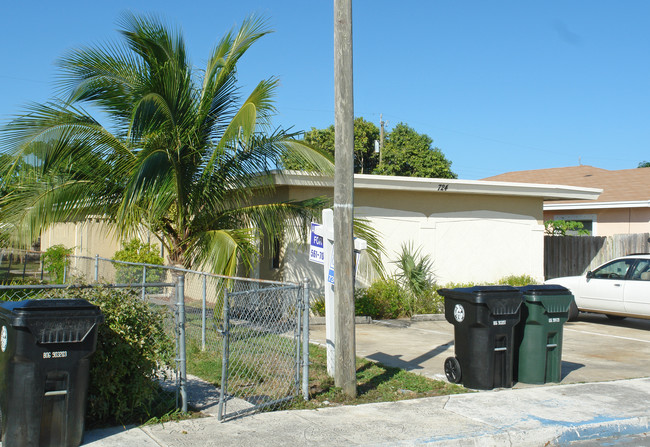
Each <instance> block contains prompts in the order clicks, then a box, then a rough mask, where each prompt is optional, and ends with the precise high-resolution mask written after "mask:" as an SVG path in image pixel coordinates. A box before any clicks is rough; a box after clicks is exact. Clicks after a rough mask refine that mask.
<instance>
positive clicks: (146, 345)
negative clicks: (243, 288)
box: [65, 288, 175, 426]
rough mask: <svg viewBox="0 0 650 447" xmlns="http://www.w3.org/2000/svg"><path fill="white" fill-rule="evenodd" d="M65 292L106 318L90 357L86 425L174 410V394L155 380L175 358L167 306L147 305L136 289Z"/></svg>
mask: <svg viewBox="0 0 650 447" xmlns="http://www.w3.org/2000/svg"><path fill="white" fill-rule="evenodd" d="M65 294H66V297H69V298H83V299H86V300H88V301H90V302H91V303H93V304H95V305H97V306H99V308H100V309H101V311H102V314H103V315H104V319H105V321H104V323H103V324H101V325H100V326H99V333H98V337H97V350H96V351H95V353H94V354H93V355H92V357H91V360H90V383H89V386H88V405H87V409H86V421H87V424H88V425H90V426H93V425H104V424H130V423H142V422H145V421H147V420H148V419H150V418H151V417H154V416H161V415H164V414H166V413H168V412H169V411H171V410H173V408H174V406H175V398H174V396H169V395H168V394H167V393H165V392H164V391H163V390H162V389H161V387H160V385H159V384H158V381H157V379H158V376H157V371H158V370H159V369H160V368H164V367H166V366H167V367H170V366H171V365H172V363H173V358H174V340H173V339H172V338H171V337H170V336H169V335H168V334H167V332H166V331H165V328H164V321H165V320H166V319H168V318H169V317H168V316H167V315H166V312H168V311H167V309H166V308H165V307H155V306H152V305H150V304H147V303H145V302H144V301H142V300H140V299H139V298H138V295H137V293H135V292H134V291H122V290H116V289H104V288H101V289H100V288H93V289H81V290H80V289H70V290H66V291H65ZM170 397H171V400H170Z"/></svg>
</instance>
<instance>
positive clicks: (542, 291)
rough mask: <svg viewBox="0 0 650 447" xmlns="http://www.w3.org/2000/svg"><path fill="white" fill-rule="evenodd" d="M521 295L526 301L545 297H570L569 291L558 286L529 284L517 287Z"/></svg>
mask: <svg viewBox="0 0 650 447" xmlns="http://www.w3.org/2000/svg"><path fill="white" fill-rule="evenodd" d="M519 290H521V293H523V294H524V295H525V296H526V299H529V296H530V298H533V299H534V298H535V297H539V296H545V295H571V291H570V290H569V289H567V288H566V287H564V286H561V285H559V284H530V285H528V286H525V287H519Z"/></svg>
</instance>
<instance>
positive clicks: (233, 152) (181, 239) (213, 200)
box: [0, 14, 332, 274]
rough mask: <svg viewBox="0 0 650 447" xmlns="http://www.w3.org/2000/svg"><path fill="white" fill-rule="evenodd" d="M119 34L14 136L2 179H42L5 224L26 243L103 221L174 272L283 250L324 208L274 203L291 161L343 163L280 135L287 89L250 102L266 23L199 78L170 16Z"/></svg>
mask: <svg viewBox="0 0 650 447" xmlns="http://www.w3.org/2000/svg"><path fill="white" fill-rule="evenodd" d="M120 25H121V31H120V32H121V37H122V40H121V42H120V43H110V44H105V45H101V46H97V47H88V48H83V49H77V50H74V51H72V52H70V53H69V54H68V55H66V56H65V57H63V58H62V59H61V60H60V61H59V67H60V70H61V74H60V77H59V79H58V85H59V87H60V90H59V97H60V98H61V99H58V100H55V101H52V102H49V103H45V104H33V105H31V106H29V107H28V108H27V110H26V113H24V114H22V115H19V116H17V117H16V118H15V119H13V120H12V121H11V122H10V123H9V124H8V125H7V126H6V128H5V129H4V131H3V133H2V137H1V141H0V145H1V146H0V150H1V151H2V152H3V153H7V154H10V155H11V156H12V157H13V158H12V160H13V162H12V163H8V164H6V166H5V171H4V172H5V175H4V176H3V177H7V178H8V177H10V176H9V175H8V174H10V173H11V172H12V170H15V169H16V166H17V165H18V163H20V162H22V161H27V162H26V163H23V165H27V166H28V167H29V169H30V170H31V171H32V172H31V175H30V176H27V177H26V178H29V179H31V181H28V182H23V183H21V185H20V186H19V187H17V188H12V190H11V193H9V194H7V195H5V196H4V198H3V199H2V203H1V205H2V206H1V210H0V213H1V214H0V218H1V219H2V222H3V223H5V224H7V223H9V224H11V227H10V228H11V229H12V235H13V237H14V239H18V240H21V241H24V242H27V241H33V240H34V239H35V238H36V237H38V235H39V234H40V233H41V232H42V231H43V230H44V229H46V228H47V227H48V226H50V225H52V224H54V223H57V222H70V221H75V220H83V219H86V218H88V217H97V216H103V217H105V218H107V219H108V220H109V221H110V222H111V223H112V224H113V225H114V227H115V228H116V230H117V234H118V235H119V236H120V237H127V236H129V235H132V234H133V233H135V232H136V231H138V229H140V228H142V226H144V227H146V228H147V229H149V230H150V231H152V232H153V233H154V234H156V235H157V236H158V238H159V239H160V241H161V242H162V244H163V245H164V247H165V248H166V251H167V255H168V257H169V260H170V262H171V263H173V264H177V265H183V266H186V267H189V266H191V265H194V266H204V267H211V269H212V271H214V272H215V273H223V274H233V273H234V272H235V269H236V266H237V262H238V260H240V261H244V262H245V263H248V264H249V265H250V262H251V260H252V258H253V256H254V255H255V254H256V252H257V244H258V242H257V241H258V240H259V237H260V234H261V232H264V234H267V235H268V236H269V242H270V243H273V242H274V239H275V238H278V237H281V235H282V233H283V232H284V231H286V230H287V222H296V223H299V222H301V221H304V219H308V218H310V217H311V215H312V213H313V212H314V211H316V210H319V209H320V208H321V207H322V206H323V205H324V203H325V202H324V199H312V200H308V201H303V202H282V203H277V202H272V201H271V202H270V201H269V200H265V199H264V196H265V194H266V193H270V192H272V184H271V182H269V181H268V180H269V178H270V176H271V174H272V169H274V167H275V166H276V165H277V162H278V160H279V159H280V157H281V156H282V155H283V154H285V153H287V152H291V153H293V154H294V156H297V157H299V158H301V159H303V160H305V161H306V162H308V163H311V164H312V166H314V167H315V168H316V169H318V170H321V172H322V171H328V170H329V171H330V172H331V170H332V163H331V159H330V158H328V157H327V156H326V155H325V154H323V153H320V152H319V151H317V150H314V149H311V148H309V147H307V146H305V145H302V144H300V143H299V142H297V141H295V140H294V139H293V137H294V135H293V134H290V133H288V132H285V131H283V130H279V129H278V130H272V129H271V127H270V125H271V117H272V116H273V114H274V112H275V109H274V106H273V101H272V98H273V94H274V91H275V89H276V87H277V79H274V78H270V79H266V80H263V81H261V82H260V83H259V84H257V86H256V87H255V88H254V89H253V90H252V92H251V93H250V94H249V95H248V97H245V98H244V97H243V96H241V90H240V89H239V88H238V85H237V77H236V66H237V63H238V61H239V60H240V58H241V57H242V56H243V55H244V54H245V53H246V51H247V50H248V49H249V48H250V47H251V45H253V44H254V43H255V42H256V41H257V40H259V39H260V38H262V37H263V36H265V35H266V34H268V33H269V32H270V31H269V30H268V29H267V27H266V24H265V21H264V20H262V19H260V18H258V17H255V16H251V17H250V18H249V19H247V20H245V21H244V22H243V24H242V25H241V27H240V28H239V29H238V30H232V31H231V32H229V33H227V34H226V35H225V36H224V37H223V38H222V39H221V40H220V41H219V42H218V44H217V45H216V47H215V48H214V50H213V51H212V54H211V55H210V57H209V58H208V61H207V64H206V66H205V68H204V69H203V70H200V71H199V70H196V69H195V68H194V67H193V66H192V64H191V63H190V61H189V59H188V57H187V54H186V50H185V44H184V41H183V38H182V35H181V34H180V33H178V32H175V31H173V30H170V28H169V27H168V26H167V25H165V24H163V23H162V22H161V21H160V20H159V19H158V18H155V17H146V16H135V15H132V14H126V15H124V16H123V17H122V20H121V23H120ZM84 107H86V108H87V110H86V109H84ZM90 111H93V112H94V116H96V117H97V118H95V117H93V114H91V112H90ZM102 123H106V125H104V124H102ZM4 227H5V228H8V227H7V226H6V225H5V226H4ZM304 227H305V226H303V225H301V224H297V225H296V228H304Z"/></svg>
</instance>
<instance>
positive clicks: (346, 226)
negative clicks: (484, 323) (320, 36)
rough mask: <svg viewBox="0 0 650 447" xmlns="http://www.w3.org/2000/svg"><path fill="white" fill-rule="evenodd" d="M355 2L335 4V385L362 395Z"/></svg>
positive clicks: (343, 0)
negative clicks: (357, 331)
mask: <svg viewBox="0 0 650 447" xmlns="http://www.w3.org/2000/svg"><path fill="white" fill-rule="evenodd" d="M352 85H353V83H352V0H334V103H335V104H334V109H335V112H334V129H335V132H334V133H335V141H334V145H335V151H334V153H335V156H334V157H335V158H334V163H335V168H334V309H335V312H336V320H335V326H334V327H335V334H336V338H335V347H334V349H335V370H334V384H335V385H336V386H337V387H340V388H341V389H342V390H343V392H344V393H345V394H346V395H348V396H350V397H356V395H357V379H356V366H355V358H356V345H355V335H354V282H353V281H354V277H353V256H354V245H353V243H354V242H353V238H352V218H353V216H352V215H353V209H354V196H353V192H354V101H353V90H352Z"/></svg>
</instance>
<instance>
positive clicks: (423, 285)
mask: <svg viewBox="0 0 650 447" xmlns="http://www.w3.org/2000/svg"><path fill="white" fill-rule="evenodd" d="M394 263H395V264H397V275H396V278H397V279H398V281H399V282H400V284H401V285H402V287H403V288H404V290H405V291H406V292H407V295H408V297H409V299H408V310H407V311H408V313H409V314H410V315H413V313H414V311H415V301H416V299H418V298H422V297H423V296H424V295H425V294H427V293H428V291H429V290H430V289H431V287H432V286H433V281H432V275H433V274H432V268H433V261H432V260H431V256H429V255H425V256H422V254H421V250H420V249H419V248H418V249H414V247H413V243H410V244H406V243H404V244H402V251H401V253H400V254H399V256H398V258H397V260H396V261H394Z"/></svg>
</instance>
